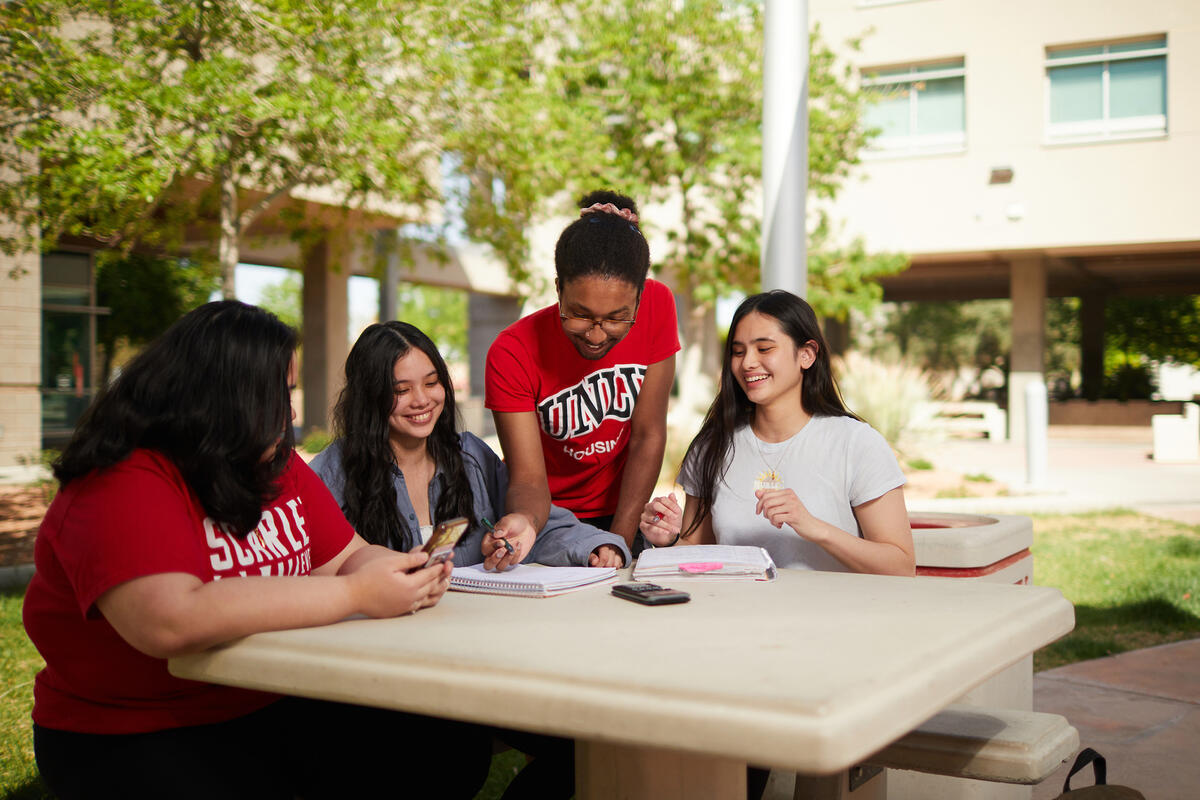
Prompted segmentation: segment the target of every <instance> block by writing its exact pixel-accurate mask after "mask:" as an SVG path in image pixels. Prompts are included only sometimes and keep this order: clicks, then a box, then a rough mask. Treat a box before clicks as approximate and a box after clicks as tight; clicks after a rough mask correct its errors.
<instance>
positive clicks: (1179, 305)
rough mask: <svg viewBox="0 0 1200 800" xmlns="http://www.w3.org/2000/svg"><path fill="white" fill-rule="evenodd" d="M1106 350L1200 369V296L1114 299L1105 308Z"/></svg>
mask: <svg viewBox="0 0 1200 800" xmlns="http://www.w3.org/2000/svg"><path fill="white" fill-rule="evenodd" d="M1104 336H1105V340H1106V348H1105V349H1106V350H1110V351H1115V352H1116V353H1120V354H1122V356H1124V359H1125V360H1126V361H1133V360H1136V357H1137V356H1144V357H1145V358H1148V359H1150V360H1152V361H1174V362H1177V363H1180V364H1191V365H1193V366H1196V367H1200V295H1171V296H1158V297H1114V298H1112V299H1110V300H1109V301H1108V302H1107V303H1106V304H1105V306H1104Z"/></svg>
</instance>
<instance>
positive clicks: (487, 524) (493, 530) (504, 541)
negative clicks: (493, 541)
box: [480, 517, 517, 555]
mask: <svg viewBox="0 0 1200 800" xmlns="http://www.w3.org/2000/svg"><path fill="white" fill-rule="evenodd" d="M480 521H481V522H482V523H483V524H484V527H486V528H487V529H488V533H490V534H492V536H495V535H496V528H495V527H494V526H493V525H492V523H490V522H488V518H487V517H482V518H480ZM500 543H501V544H503V545H504V549H505V550H507V551H508V552H509V555H512V554H513V553H515V552H517V551H516V550H513V546H512V545H511V544H509V543H508V539H501V540H500Z"/></svg>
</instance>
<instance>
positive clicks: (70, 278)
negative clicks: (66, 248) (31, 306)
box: [42, 251, 104, 446]
mask: <svg viewBox="0 0 1200 800" xmlns="http://www.w3.org/2000/svg"><path fill="white" fill-rule="evenodd" d="M103 311H104V310H103V309H98V308H96V307H95V288H94V286H93V279H92V259H91V256H89V255H88V254H86V253H67V252H61V251H57V252H52V253H46V254H45V255H43V256H42V438H43V444H44V446H55V445H58V444H61V443H62V442H63V441H65V439H66V438H67V437H69V436H70V434H71V430H72V429H73V428H74V427H75V423H76V422H78V421H79V417H80V416H81V415H82V414H83V412H84V410H85V409H86V408H87V406H88V403H89V402H91V399H92V394H93V392H94V380H95V378H94V366H95V364H94V359H93V353H94V352H95V345H96V314H98V313H103Z"/></svg>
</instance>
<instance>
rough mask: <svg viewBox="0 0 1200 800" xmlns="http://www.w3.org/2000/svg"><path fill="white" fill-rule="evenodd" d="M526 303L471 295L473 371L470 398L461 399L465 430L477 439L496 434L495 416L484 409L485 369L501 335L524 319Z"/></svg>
mask: <svg viewBox="0 0 1200 800" xmlns="http://www.w3.org/2000/svg"><path fill="white" fill-rule="evenodd" d="M521 304H522V300H521V298H519V297H502V296H498V295H492V294H481V293H479V292H469V293H468V294H467V364H468V369H469V370H470V388H471V392H470V396H469V397H462V398H458V404H459V412H460V413H461V415H462V423H463V428H464V429H465V430H468V431H470V432H471V433H474V434H475V435H476V436H491V435H492V434H494V433H495V432H496V427H495V425H494V424H493V423H492V415H491V414H489V413H487V411H486V409H484V407H483V393H484V383H483V381H484V369H485V365H486V364H487V352H488V348H490V347H491V346H492V342H494V341H495V340H496V335H497V334H499V333H500V331H502V330H504V329H505V328H507V327H508V326H509V325H511V324H512V323H514V322H516V321H517V320H518V319H519V318H520V317H521Z"/></svg>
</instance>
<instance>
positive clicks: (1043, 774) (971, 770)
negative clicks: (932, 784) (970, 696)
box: [867, 706, 1079, 784]
mask: <svg viewBox="0 0 1200 800" xmlns="http://www.w3.org/2000/svg"><path fill="white" fill-rule="evenodd" d="M1078 748H1079V732H1078V731H1076V730H1075V728H1073V727H1072V726H1071V724H1070V723H1069V722H1067V720H1066V718H1065V717H1061V716H1059V715H1058V714H1045V713H1041V712H1037V711H1017V710H1013V709H996V708H976V707H971V706H949V707H947V708H946V709H945V710H944V711H942V712H941V713H939V714H937V715H935V716H934V717H932V718H931V719H929V720H928V721H926V722H925V723H924V724H922V725H921V726H920V727H918V728H916V729H915V730H913V731H912V732H911V733H909V734H907V735H906V736H904V737H903V738H901V739H899V740H898V741H896V742H894V743H893V744H891V745H889V746H888V747H886V748H884V749H883V750H881V751H879V752H878V753H876V754H875V755H874V756H872V757H871V758H869V759H867V762H868V763H869V764H873V765H876V766H881V767H890V768H892V769H903V770H912V771H914V772H927V773H932V774H934V775H948V776H951V777H956V778H971V779H973V780H979V781H996V782H1000V783H1018V784H1035V783H1040V782H1041V781H1043V780H1045V779H1046V778H1047V777H1049V776H1050V774H1051V773H1052V772H1054V770H1056V769H1058V767H1059V766H1061V765H1062V764H1063V762H1065V761H1066V760H1067V759H1069V758H1070V757H1071V756H1072V755H1074V753H1075V751H1076V750H1077V749H1078Z"/></svg>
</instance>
